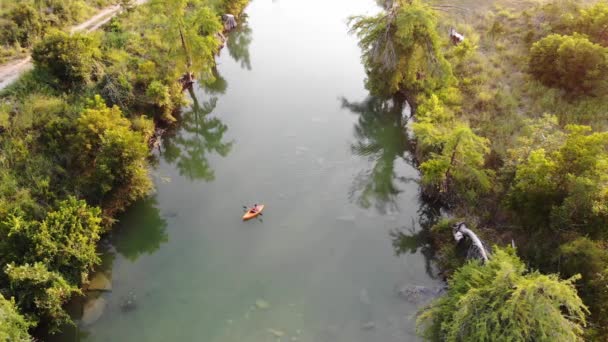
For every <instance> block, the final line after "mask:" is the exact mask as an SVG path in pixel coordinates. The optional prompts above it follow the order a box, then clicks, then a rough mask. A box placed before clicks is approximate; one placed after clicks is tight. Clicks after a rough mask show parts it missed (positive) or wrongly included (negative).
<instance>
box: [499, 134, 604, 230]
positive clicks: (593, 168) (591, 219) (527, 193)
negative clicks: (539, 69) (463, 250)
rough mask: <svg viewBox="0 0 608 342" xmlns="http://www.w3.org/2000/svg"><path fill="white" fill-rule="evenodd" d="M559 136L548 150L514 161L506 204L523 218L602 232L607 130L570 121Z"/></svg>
mask: <svg viewBox="0 0 608 342" xmlns="http://www.w3.org/2000/svg"><path fill="white" fill-rule="evenodd" d="M562 139H563V142H561V144H555V145H553V146H551V147H549V146H547V148H550V149H549V150H545V148H542V147H541V148H537V149H535V150H532V151H531V152H530V153H529V155H528V156H527V157H526V159H525V160H521V162H520V163H519V164H518V165H517V167H516V172H515V179H514V182H513V186H512V187H511V191H510V198H509V203H510V206H511V207H512V208H513V209H515V210H517V211H518V212H519V213H520V214H521V215H522V219H523V220H524V221H526V220H528V222H534V223H536V224H541V225H542V224H543V223H544V224H550V226H551V227H553V228H554V229H561V228H562V227H563V226H570V227H573V228H574V229H576V230H579V231H581V232H585V233H588V234H593V235H594V236H598V237H599V236H604V237H605V236H607V233H608V232H606V231H605V228H604V227H605V226H606V224H607V223H608V207H607V206H606V204H605V203H606V200H608V197H607V196H608V188H607V184H608V182H607V181H608V178H607V176H606V172H607V171H608V169H607V168H608V133H592V132H591V128H590V127H586V126H576V125H570V126H567V127H566V135H565V137H564V138H560V139H558V140H562ZM558 140H556V139H555V138H553V141H558ZM514 153H515V154H517V153H516V152H514ZM547 219H549V220H548V222H547Z"/></svg>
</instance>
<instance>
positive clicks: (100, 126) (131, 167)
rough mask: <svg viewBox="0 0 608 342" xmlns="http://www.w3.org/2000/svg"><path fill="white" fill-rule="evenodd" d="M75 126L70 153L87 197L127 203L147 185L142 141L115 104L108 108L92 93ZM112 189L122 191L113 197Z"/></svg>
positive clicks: (144, 145)
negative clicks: (75, 161)
mask: <svg viewBox="0 0 608 342" xmlns="http://www.w3.org/2000/svg"><path fill="white" fill-rule="evenodd" d="M75 130H76V132H75V135H74V138H73V144H72V148H73V149H74V152H73V155H74V156H76V160H77V163H78V165H79V170H80V173H81V177H82V178H83V182H82V185H81V186H82V189H83V191H84V192H85V193H87V194H88V197H89V199H90V200H92V201H94V202H96V203H97V202H99V201H101V200H103V199H108V196H109V199H114V200H119V201H120V202H124V203H131V202H132V201H134V200H136V199H138V198H140V197H142V196H143V195H145V194H146V193H147V192H148V191H149V190H150V189H151V187H152V185H151V182H150V180H149V179H148V177H147V169H146V168H147V162H146V157H147V155H148V147H147V144H146V141H145V140H144V137H143V135H142V134H141V133H139V132H136V131H133V130H132V129H131V122H130V121H129V120H128V119H126V118H125V117H124V116H123V115H122V112H121V110H120V109H119V108H118V107H116V106H114V107H111V108H109V107H107V106H106V105H105V103H104V102H103V100H102V99H101V97H99V96H96V97H95V98H94V100H93V101H92V102H91V103H90V104H89V108H87V109H85V110H84V112H83V113H82V114H81V115H80V117H79V118H78V119H77V121H76V127H75ZM116 189H120V190H121V191H120V192H125V194H122V195H120V197H119V198H116V197H114V196H113V194H112V191H113V190H116ZM125 190H128V191H125Z"/></svg>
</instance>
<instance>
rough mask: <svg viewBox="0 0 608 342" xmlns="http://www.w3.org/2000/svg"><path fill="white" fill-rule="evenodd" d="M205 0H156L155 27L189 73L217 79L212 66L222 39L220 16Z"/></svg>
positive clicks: (174, 56)
mask: <svg viewBox="0 0 608 342" xmlns="http://www.w3.org/2000/svg"><path fill="white" fill-rule="evenodd" d="M203 4H204V3H203V2H202V1H201V0H153V1H152V9H153V10H154V11H155V14H156V15H155V16H154V19H153V20H154V21H155V28H156V29H155V31H156V34H158V35H159V37H161V39H162V40H163V42H164V43H165V44H166V48H167V51H168V53H169V55H168V56H167V58H168V60H171V59H174V60H177V61H179V62H180V63H181V64H182V65H183V72H184V73H185V74H187V75H190V74H191V73H194V72H196V73H198V75H199V77H200V78H201V79H203V80H206V79H213V73H212V67H213V66H214V65H215V54H216V53H217V52H218V51H219V48H220V46H221V41H220V40H219V38H218V37H217V33H219V32H221V31H222V28H223V26H222V23H221V21H220V18H219V16H218V15H217V14H216V13H215V12H214V11H213V10H212V9H211V8H209V7H206V6H204V5H203Z"/></svg>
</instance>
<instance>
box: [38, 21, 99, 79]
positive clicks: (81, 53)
mask: <svg viewBox="0 0 608 342" xmlns="http://www.w3.org/2000/svg"><path fill="white" fill-rule="evenodd" d="M99 55H100V51H99V43H98V42H96V41H95V40H94V39H93V38H92V37H91V36H87V35H80V34H73V35H69V34H67V33H64V32H60V31H56V32H53V33H51V34H49V35H47V36H46V37H45V39H44V40H43V41H42V42H40V43H39V44H37V45H36V46H35V47H34V50H33V52H32V58H33V59H34V63H35V65H36V67H37V68H40V69H44V70H47V71H48V72H49V73H50V74H51V75H53V76H54V77H56V78H57V79H58V80H59V82H60V84H61V85H62V86H63V87H65V88H74V87H76V86H82V85H85V84H87V83H88V82H89V81H91V79H92V77H93V76H94V75H93V74H94V72H95V71H96V70H95V68H96V67H97V66H98V65H99V64H98V62H97V60H98V58H99Z"/></svg>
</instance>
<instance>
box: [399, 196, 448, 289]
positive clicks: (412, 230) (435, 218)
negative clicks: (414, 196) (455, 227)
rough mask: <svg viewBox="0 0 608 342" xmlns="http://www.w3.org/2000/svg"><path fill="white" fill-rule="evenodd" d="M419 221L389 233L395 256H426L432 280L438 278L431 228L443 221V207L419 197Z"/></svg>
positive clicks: (427, 268) (425, 260)
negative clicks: (434, 262)
mask: <svg viewBox="0 0 608 342" xmlns="http://www.w3.org/2000/svg"><path fill="white" fill-rule="evenodd" d="M418 201H419V205H420V206H419V208H418V211H417V213H418V220H417V222H416V221H415V220H414V219H413V218H412V224H411V226H410V227H407V226H403V227H399V228H395V229H393V230H392V231H390V232H389V234H390V237H391V241H392V244H393V248H394V250H395V255H397V256H400V255H403V254H406V253H409V254H415V253H418V251H420V253H421V254H422V255H423V256H424V268H425V270H426V273H427V274H428V275H429V276H430V277H431V278H436V277H437V271H436V269H435V268H434V267H433V260H434V259H435V250H434V249H433V246H432V245H431V234H430V233H431V228H432V227H433V226H434V225H435V224H437V223H438V222H439V220H440V219H441V206H440V205H438V204H437V203H433V202H430V200H428V199H426V198H425V197H424V196H423V195H422V194H421V195H420V196H419V200H418Z"/></svg>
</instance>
